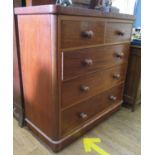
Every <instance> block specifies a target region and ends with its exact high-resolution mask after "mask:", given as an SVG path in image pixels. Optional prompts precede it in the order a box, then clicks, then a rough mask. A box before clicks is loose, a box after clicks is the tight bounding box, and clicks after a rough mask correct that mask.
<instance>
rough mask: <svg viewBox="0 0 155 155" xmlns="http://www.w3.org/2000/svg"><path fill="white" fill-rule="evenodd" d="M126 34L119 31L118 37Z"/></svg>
mask: <svg viewBox="0 0 155 155" xmlns="http://www.w3.org/2000/svg"><path fill="white" fill-rule="evenodd" d="M124 34H125V33H124V32H122V31H117V35H119V36H124Z"/></svg>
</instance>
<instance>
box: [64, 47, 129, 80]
mask: <svg viewBox="0 0 155 155" xmlns="http://www.w3.org/2000/svg"><path fill="white" fill-rule="evenodd" d="M122 53H123V56H122V57H120V56H119V54H122ZM128 54H129V44H120V45H113V46H102V47H96V48H86V49H80V50H74V51H69V52H63V53H62V59H63V66H62V67H63V69H62V70H63V77H62V79H63V80H67V79H69V78H73V77H75V76H79V75H83V74H86V73H90V72H93V71H95V70H102V69H107V68H110V67H113V66H115V65H121V64H124V63H127V62H128Z"/></svg>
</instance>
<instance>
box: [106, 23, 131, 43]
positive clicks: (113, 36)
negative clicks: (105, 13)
mask: <svg viewBox="0 0 155 155" xmlns="http://www.w3.org/2000/svg"><path fill="white" fill-rule="evenodd" d="M131 31H132V24H130V23H114V22H109V23H106V31H105V43H115V42H121V41H130V39H131Z"/></svg>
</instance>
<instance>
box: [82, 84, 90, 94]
mask: <svg viewBox="0 0 155 155" xmlns="http://www.w3.org/2000/svg"><path fill="white" fill-rule="evenodd" d="M80 90H81V91H83V92H87V91H89V87H88V86H86V85H81V86H80Z"/></svg>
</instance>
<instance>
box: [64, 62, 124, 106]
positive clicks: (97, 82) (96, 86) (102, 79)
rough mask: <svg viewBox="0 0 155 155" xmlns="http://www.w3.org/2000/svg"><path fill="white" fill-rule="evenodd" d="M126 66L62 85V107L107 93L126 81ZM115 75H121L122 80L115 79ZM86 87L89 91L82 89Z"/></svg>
mask: <svg viewBox="0 0 155 155" xmlns="http://www.w3.org/2000/svg"><path fill="white" fill-rule="evenodd" d="M125 73H126V65H125V64H124V65H122V66H118V67H114V68H112V69H107V70H103V71H100V72H95V73H93V74H88V75H86V76H82V77H79V78H76V79H73V80H69V81H66V82H63V83H62V107H63V108H65V107H67V106H69V105H72V104H74V103H78V102H81V101H83V100H86V99H88V98H89V97H91V96H95V95H97V94H98V93H100V92H102V91H105V90H107V89H109V88H111V87H113V86H115V85H117V84H119V83H120V82H123V81H124V80H125ZM114 74H119V75H120V78H118V79H116V78H114V77H113V76H114ZM82 86H86V87H88V90H86V91H85V90H83V89H82V88H81V87H82Z"/></svg>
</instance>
